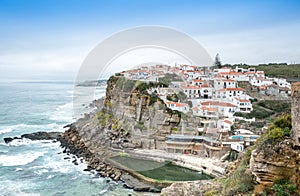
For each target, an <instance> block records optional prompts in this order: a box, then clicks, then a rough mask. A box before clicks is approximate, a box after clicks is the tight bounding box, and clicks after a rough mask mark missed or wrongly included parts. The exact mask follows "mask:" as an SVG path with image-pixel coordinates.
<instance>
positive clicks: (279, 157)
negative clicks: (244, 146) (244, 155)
mask: <svg viewBox="0 0 300 196" xmlns="http://www.w3.org/2000/svg"><path fill="white" fill-rule="evenodd" d="M299 100H300V84H299V83H295V84H293V85H292V111H291V113H292V127H293V128H292V132H291V136H292V137H291V138H285V139H284V140H283V141H281V142H276V143H275V144H272V143H266V142H265V143H264V144H260V145H258V146H257V148H256V149H255V150H254V151H253V152H252V155H251V159H250V169H251V173H252V174H253V175H254V177H255V181H256V182H257V183H258V185H257V186H256V187H255V191H256V192H262V191H264V190H267V189H268V187H271V186H273V185H274V183H277V182H279V181H280V180H288V181H289V182H290V183H291V184H292V185H293V186H295V187H297V191H298V192H300V150H299V133H300V124H299V120H300V119H299V117H300V116H299V114H300V109H299V108H300V102H299ZM273 136H274V135H273Z"/></svg>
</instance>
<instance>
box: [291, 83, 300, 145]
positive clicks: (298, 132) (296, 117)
mask: <svg viewBox="0 0 300 196" xmlns="http://www.w3.org/2000/svg"><path fill="white" fill-rule="evenodd" d="M291 113H292V119H293V122H292V123H293V124H292V125H293V129H292V137H293V140H294V144H295V145H297V146H300V82H297V83H294V84H293V85H292V111H291Z"/></svg>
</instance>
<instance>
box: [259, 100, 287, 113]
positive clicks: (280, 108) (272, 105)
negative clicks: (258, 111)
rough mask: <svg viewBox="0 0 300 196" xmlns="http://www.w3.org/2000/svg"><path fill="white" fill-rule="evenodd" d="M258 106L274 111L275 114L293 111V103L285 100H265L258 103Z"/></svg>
mask: <svg viewBox="0 0 300 196" xmlns="http://www.w3.org/2000/svg"><path fill="white" fill-rule="evenodd" d="M257 105H258V106H261V107H264V108H267V109H270V110H273V111H275V112H289V111H291V103H290V102H289V101H284V100H264V101H259V102H258V103H257Z"/></svg>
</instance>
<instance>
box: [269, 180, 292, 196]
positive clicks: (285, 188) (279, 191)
mask: <svg viewBox="0 0 300 196" xmlns="http://www.w3.org/2000/svg"><path fill="white" fill-rule="evenodd" d="M296 188H297V187H296V185H294V184H293V183H292V182H290V181H289V180H286V179H281V180H279V181H278V182H276V183H275V184H274V185H273V186H272V188H271V190H272V191H273V192H274V193H275V194H276V195H279V196H292V195H294V194H295V193H296Z"/></svg>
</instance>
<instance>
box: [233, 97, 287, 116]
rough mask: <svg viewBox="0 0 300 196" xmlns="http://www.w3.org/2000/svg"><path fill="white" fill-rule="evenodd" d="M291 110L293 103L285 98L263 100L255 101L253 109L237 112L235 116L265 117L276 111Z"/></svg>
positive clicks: (285, 111)
mask: <svg viewBox="0 0 300 196" xmlns="http://www.w3.org/2000/svg"><path fill="white" fill-rule="evenodd" d="M290 110H291V103H290V102H289V101H285V100H263V101H259V102H254V103H253V111H251V112H250V113H242V112H236V113H235V114H234V115H235V116H240V117H244V118H247V119H250V118H253V117H255V118H257V119H265V118H268V117H270V116H272V115H273V114H276V113H288V112H289V111H290Z"/></svg>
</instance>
